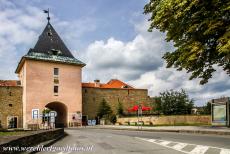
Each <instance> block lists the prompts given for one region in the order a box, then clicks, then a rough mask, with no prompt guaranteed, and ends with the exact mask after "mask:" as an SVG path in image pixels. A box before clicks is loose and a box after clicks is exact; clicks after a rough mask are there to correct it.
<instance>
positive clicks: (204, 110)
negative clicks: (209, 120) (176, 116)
mask: <svg viewBox="0 0 230 154" xmlns="http://www.w3.org/2000/svg"><path fill="white" fill-rule="evenodd" d="M200 114H205V115H211V103H210V102H208V103H207V104H206V105H204V106H203V107H202V109H201V111H200Z"/></svg>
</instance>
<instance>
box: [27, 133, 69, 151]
mask: <svg viewBox="0 0 230 154" xmlns="http://www.w3.org/2000/svg"><path fill="white" fill-rule="evenodd" d="M66 136H68V134H67V133H64V135H61V136H59V137H57V138H56V139H53V140H49V141H46V142H42V143H39V144H38V145H43V146H44V147H49V146H51V145H52V144H54V143H56V142H57V141H59V140H61V139H63V138H65V137H66ZM38 152H40V151H33V152H30V153H29V154H35V153H38Z"/></svg>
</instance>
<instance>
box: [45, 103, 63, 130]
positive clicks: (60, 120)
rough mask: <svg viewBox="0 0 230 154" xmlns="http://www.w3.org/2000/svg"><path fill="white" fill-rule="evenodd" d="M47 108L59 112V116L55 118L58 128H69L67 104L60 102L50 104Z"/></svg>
mask: <svg viewBox="0 0 230 154" xmlns="http://www.w3.org/2000/svg"><path fill="white" fill-rule="evenodd" d="M45 107H46V108H48V109H50V110H52V111H56V112H57V116H56V118H55V127H56V128H59V127H67V126H68V119H67V118H68V109H67V106H66V105H65V104H63V103H60V102H51V103H48V104H47V105H46V106H45Z"/></svg>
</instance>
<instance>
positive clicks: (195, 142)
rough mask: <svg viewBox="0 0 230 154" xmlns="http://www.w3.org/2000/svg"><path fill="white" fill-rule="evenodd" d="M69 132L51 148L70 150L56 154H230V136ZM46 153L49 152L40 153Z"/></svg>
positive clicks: (67, 130) (83, 130)
mask: <svg viewBox="0 0 230 154" xmlns="http://www.w3.org/2000/svg"><path fill="white" fill-rule="evenodd" d="M66 132H67V133H68V134H69V135H68V136H67V137H65V138H63V139H62V140H60V141H58V142H56V143H55V144H53V145H52V148H59V147H62V148H67V149H66V150H64V149H57V151H56V152H53V153H58V154H69V153H78V154H81V153H86V154H130V153H132V154H181V153H191V154H230V137H229V136H216V135H195V134H180V133H166V132H164V133H160V132H145V131H127V130H108V129H106V130H104V129H66ZM71 148H72V149H71ZM73 148H75V149H73ZM71 150H76V151H75V152H73V151H71ZM43 153H47V152H40V154H43ZM49 153H50V152H49Z"/></svg>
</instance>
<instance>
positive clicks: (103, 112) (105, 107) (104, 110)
mask: <svg viewBox="0 0 230 154" xmlns="http://www.w3.org/2000/svg"><path fill="white" fill-rule="evenodd" d="M111 114H112V109H111V107H110V106H109V104H108V103H107V102H106V100H105V99H103V100H102V101H101V103H100V105H99V107H98V111H97V116H98V117H99V118H103V117H104V118H105V117H109V116H110V115H111Z"/></svg>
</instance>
